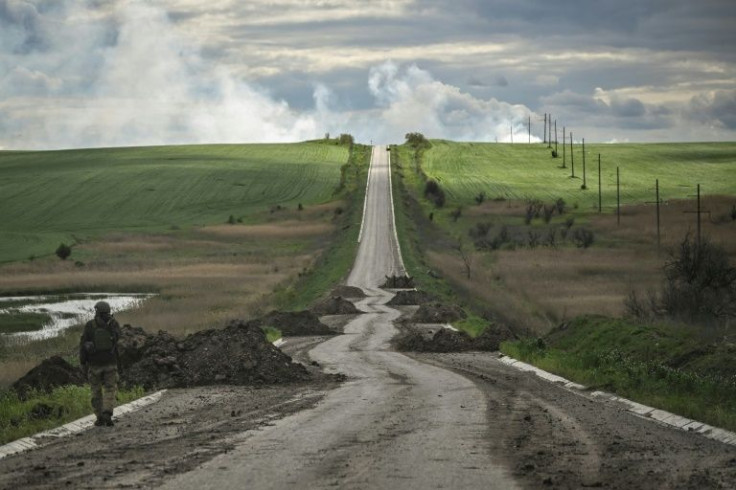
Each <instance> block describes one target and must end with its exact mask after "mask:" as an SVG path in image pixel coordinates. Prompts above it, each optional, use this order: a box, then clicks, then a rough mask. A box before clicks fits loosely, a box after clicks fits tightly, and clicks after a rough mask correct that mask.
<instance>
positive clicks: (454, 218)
mask: <svg viewBox="0 0 736 490" xmlns="http://www.w3.org/2000/svg"><path fill="white" fill-rule="evenodd" d="M462 214H463V208H462V207H458V208H457V209H455V210H454V211H452V212H451V213H450V216H451V217H452V221H454V222H457V220H458V219H459V218H460V216H462Z"/></svg>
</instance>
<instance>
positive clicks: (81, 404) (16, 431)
mask: <svg viewBox="0 0 736 490" xmlns="http://www.w3.org/2000/svg"><path fill="white" fill-rule="evenodd" d="M141 396H143V389H142V388H140V387H136V388H132V389H127V390H120V391H119V392H118V396H117V402H118V404H124V403H127V402H129V401H132V400H135V399H137V398H140V397H141ZM90 397H91V394H90V387H89V385H85V386H62V387H60V388H56V389H55V390H54V391H52V392H51V393H43V392H34V393H31V394H30V395H29V396H28V397H27V398H26V399H24V400H21V399H19V398H18V395H17V394H16V393H15V392H14V391H11V390H1V391H0V444H5V443H7V442H10V441H14V440H16V439H20V438H22V437H26V436H29V435H32V434H36V433H38V432H41V431H44V430H48V429H52V428H54V427H58V426H60V425H63V424H65V423H67V422H71V421H73V420H76V419H78V418H80V417H84V416H85V415H89V414H91V413H93V411H92V405H91V404H90Z"/></svg>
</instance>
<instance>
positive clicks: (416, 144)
mask: <svg viewBox="0 0 736 490" xmlns="http://www.w3.org/2000/svg"><path fill="white" fill-rule="evenodd" d="M404 137H405V138H406V143H407V144H408V145H409V146H411V147H413V148H414V149H415V150H420V149H427V148H431V147H432V144H431V143H430V142H429V140H428V139H427V138H425V137H424V135H423V134H422V133H406V136H404Z"/></svg>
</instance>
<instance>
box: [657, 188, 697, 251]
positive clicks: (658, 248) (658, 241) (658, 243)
mask: <svg viewBox="0 0 736 490" xmlns="http://www.w3.org/2000/svg"><path fill="white" fill-rule="evenodd" d="M655 186H656V191H657V194H656V196H655V199H656V200H657V252H659V250H660V248H661V246H662V234H661V232H660V230H659V223H660V221H659V204H660V202H661V201H660V200H659V179H657V181H656V184H655ZM698 216H700V215H698Z"/></svg>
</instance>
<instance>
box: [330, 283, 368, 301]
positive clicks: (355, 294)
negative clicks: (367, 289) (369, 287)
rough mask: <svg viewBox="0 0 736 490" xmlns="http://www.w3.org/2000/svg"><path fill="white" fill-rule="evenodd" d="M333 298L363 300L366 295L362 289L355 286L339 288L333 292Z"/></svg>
mask: <svg viewBox="0 0 736 490" xmlns="http://www.w3.org/2000/svg"><path fill="white" fill-rule="evenodd" d="M332 296H342V297H343V298H353V299H362V298H365V293H364V292H363V290H362V289H360V288H358V287H355V286H337V287H336V288H335V289H333V290H332Z"/></svg>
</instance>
